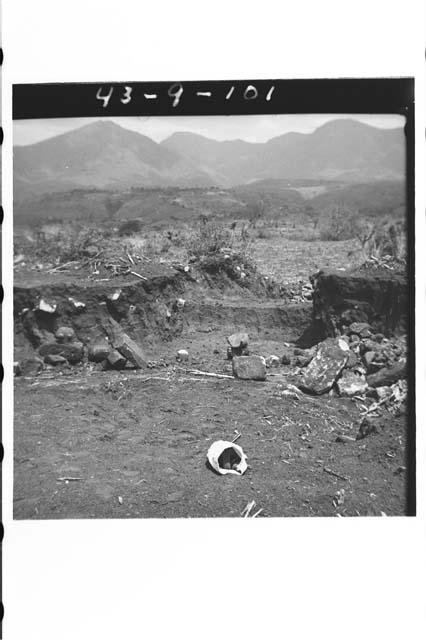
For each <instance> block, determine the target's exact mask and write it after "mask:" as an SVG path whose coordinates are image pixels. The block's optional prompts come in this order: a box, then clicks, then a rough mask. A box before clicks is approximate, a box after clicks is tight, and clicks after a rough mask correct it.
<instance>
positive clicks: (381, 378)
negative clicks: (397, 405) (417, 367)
mask: <svg viewBox="0 0 426 640" xmlns="http://www.w3.org/2000/svg"><path fill="white" fill-rule="evenodd" d="M406 377H407V363H406V362H405V360H402V361H401V362H397V363H396V364H395V365H393V366H392V367H386V368H385V369H380V371H377V373H372V374H371V375H370V376H367V382H368V384H369V386H370V387H387V386H390V385H392V384H394V382H397V381H398V380H401V379H403V378H406Z"/></svg>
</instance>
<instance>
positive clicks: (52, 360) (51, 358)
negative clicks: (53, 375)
mask: <svg viewBox="0 0 426 640" xmlns="http://www.w3.org/2000/svg"><path fill="white" fill-rule="evenodd" d="M44 361H45V363H46V364H51V365H53V366H54V367H56V366H57V365H61V364H67V362H68V361H67V359H66V358H64V357H63V356H57V355H54V354H53V353H50V354H48V355H47V356H46V357H45V358H44Z"/></svg>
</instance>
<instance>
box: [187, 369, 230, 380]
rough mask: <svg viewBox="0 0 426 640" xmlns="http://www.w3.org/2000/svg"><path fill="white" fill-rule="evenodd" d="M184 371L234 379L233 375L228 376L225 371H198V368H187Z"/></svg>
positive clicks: (196, 374)
mask: <svg viewBox="0 0 426 640" xmlns="http://www.w3.org/2000/svg"><path fill="white" fill-rule="evenodd" d="M186 373H190V374H191V375H193V376H207V377H209V378H229V379H230V380H234V376H228V375H227V374H225V373H210V372H209V371H199V370H198V369H188V370H187V371H186Z"/></svg>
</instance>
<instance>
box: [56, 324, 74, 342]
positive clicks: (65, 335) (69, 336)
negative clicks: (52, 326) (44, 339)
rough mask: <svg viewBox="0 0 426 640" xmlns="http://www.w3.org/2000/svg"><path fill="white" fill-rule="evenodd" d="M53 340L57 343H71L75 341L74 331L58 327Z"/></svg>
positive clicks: (70, 328)
mask: <svg viewBox="0 0 426 640" xmlns="http://www.w3.org/2000/svg"><path fill="white" fill-rule="evenodd" d="M55 338H56V340H57V341H58V342H60V343H64V342H72V341H73V340H75V331H74V329H73V328H72V327H59V329H57V330H56V332H55Z"/></svg>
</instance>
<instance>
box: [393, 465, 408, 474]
mask: <svg viewBox="0 0 426 640" xmlns="http://www.w3.org/2000/svg"><path fill="white" fill-rule="evenodd" d="M406 471H407V467H404V466H403V465H400V466H399V467H397V468H396V469H395V471H394V475H396V476H398V475H399V474H400V473H405V472H406Z"/></svg>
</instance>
